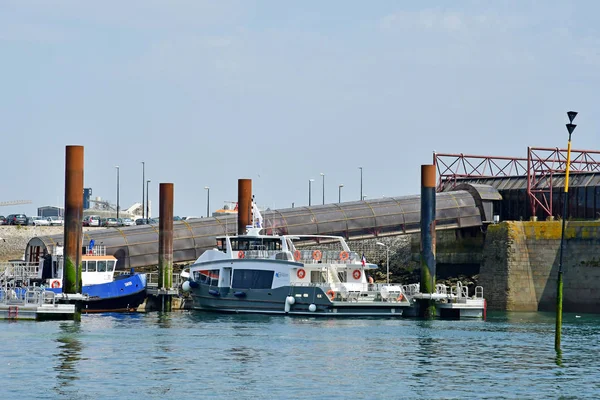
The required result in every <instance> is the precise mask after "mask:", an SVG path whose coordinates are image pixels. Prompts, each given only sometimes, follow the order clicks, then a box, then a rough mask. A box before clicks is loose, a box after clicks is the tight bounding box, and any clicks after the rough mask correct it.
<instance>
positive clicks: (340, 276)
mask: <svg viewBox="0 0 600 400" xmlns="http://www.w3.org/2000/svg"><path fill="white" fill-rule="evenodd" d="M346 275H347V274H346V271H338V279H339V280H340V282H346Z"/></svg>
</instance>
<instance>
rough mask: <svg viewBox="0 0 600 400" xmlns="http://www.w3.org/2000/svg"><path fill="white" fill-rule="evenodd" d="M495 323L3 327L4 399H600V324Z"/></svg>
mask: <svg viewBox="0 0 600 400" xmlns="http://www.w3.org/2000/svg"><path fill="white" fill-rule="evenodd" d="M563 328H564V329H563V338H562V339H563V340H562V355H561V356H560V357H558V356H557V354H556V352H555V351H554V315H553V314H545V313H489V314H488V320H487V321H478V320H474V321H441V320H434V321H419V320H412V319H394V320H390V319H376V318H348V319H324V318H299V317H282V316H263V315H220V314H210V313H201V312H194V311H189V312H174V313H169V314H164V313H148V314H104V315H84V316H82V321H81V322H80V323H75V322H71V321H68V322H26V321H19V322H8V321H0V343H1V344H0V349H1V351H2V358H1V360H2V361H1V365H0V373H1V374H2V377H3V380H2V382H3V389H2V392H3V395H2V397H3V398H6V399H17V398H23V399H28V398H35V399H54V398H64V399H165V398H174V399H187V398H203V397H206V398H211V399H251V398H268V399H271V398H274V399H284V398H285V399H291V398H294V399H296V398H310V399H332V398H338V399H363V398H364V399H367V398H368V399H373V398H375V399H401V398H435V399H439V398H456V399H459V398H460V399H476V398H515V399H524V398H598V397H600V361H599V359H598V351H597V345H598V343H599V339H600V333H599V332H600V316H597V315H581V316H575V315H574V314H565V315H564V319H563Z"/></svg>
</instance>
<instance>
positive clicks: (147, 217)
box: [146, 179, 150, 222]
mask: <svg viewBox="0 0 600 400" xmlns="http://www.w3.org/2000/svg"><path fill="white" fill-rule="evenodd" d="M149 184H150V179H148V180H147V181H146V222H149V221H148V220H149V219H150V201H149V200H148V185H149Z"/></svg>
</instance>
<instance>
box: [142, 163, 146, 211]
mask: <svg viewBox="0 0 600 400" xmlns="http://www.w3.org/2000/svg"><path fill="white" fill-rule="evenodd" d="M145 183H146V163H145V162H144V161H142V219H144V195H145V193H144V184H145Z"/></svg>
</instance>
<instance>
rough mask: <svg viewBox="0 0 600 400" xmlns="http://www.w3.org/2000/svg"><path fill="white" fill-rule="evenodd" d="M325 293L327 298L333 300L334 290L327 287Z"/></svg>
mask: <svg viewBox="0 0 600 400" xmlns="http://www.w3.org/2000/svg"><path fill="white" fill-rule="evenodd" d="M326 294H327V296H329V300H331V301H333V299H335V292H334V291H333V290H331V289H329V290H328V291H327V293H326Z"/></svg>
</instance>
